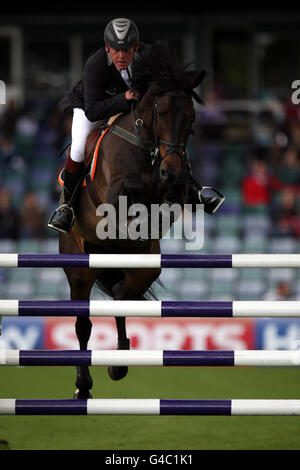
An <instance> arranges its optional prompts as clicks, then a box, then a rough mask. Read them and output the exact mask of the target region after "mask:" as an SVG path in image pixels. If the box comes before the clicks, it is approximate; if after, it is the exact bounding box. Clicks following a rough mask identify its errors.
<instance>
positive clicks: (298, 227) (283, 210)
mask: <svg viewBox="0 0 300 470" xmlns="http://www.w3.org/2000/svg"><path fill="white" fill-rule="evenodd" d="M280 196H281V197H280V200H279V208H278V211H276V212H275V217H274V219H275V220H274V235H279V236H286V237H289V236H290V237H299V236H300V218H299V208H298V204H297V202H298V201H297V198H296V196H295V192H294V191H293V189H291V188H286V189H285V190H284V191H282V193H281V195H280Z"/></svg>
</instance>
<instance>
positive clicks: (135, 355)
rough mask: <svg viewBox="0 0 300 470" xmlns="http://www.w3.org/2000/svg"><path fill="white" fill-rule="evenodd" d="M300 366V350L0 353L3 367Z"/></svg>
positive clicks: (3, 351) (35, 351)
mask: <svg viewBox="0 0 300 470" xmlns="http://www.w3.org/2000/svg"><path fill="white" fill-rule="evenodd" d="M1 365H2V366H109V365H112V366H181V367H182V366H183V367H186V366H222V367H223V366H268V367H270V366H271V367H272V366H274V367H277V366H282V367H289V366H290V367H295V366H298V367H299V366H300V350H283V351H280V350H279V351H278V350H273V351H271V350H269V351H265V350H249V351H248V350H236V351H230V350H226V351H221V350H216V351H215V350H212V351H206V350H200V351H195V350H173V351H172V350H171V351H168V350H165V351H146V350H131V351H127V350H125V351H123V350H114V351H112V350H85V351H79V350H15V349H13V350H10V349H1V350H0V366H1Z"/></svg>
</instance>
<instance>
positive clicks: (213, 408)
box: [0, 398, 300, 416]
mask: <svg viewBox="0 0 300 470" xmlns="http://www.w3.org/2000/svg"><path fill="white" fill-rule="evenodd" d="M0 415H161V416H163V415H174V416H175V415H176V416H179V415H187V416H188V415H189V416H191V415H194V416H196V415H198V416H200V415H201V416H204V415H205V416H224V415H226V416H247V415H248V416H249V415H252V416H276V415H277V416H300V400H271V399H267V400H239V399H237V400H160V399H130V398H126V399H87V400H74V399H73V400H72V399H71V400H68V399H65V400H47V399H44V400H28V399H27V400H20V399H0Z"/></svg>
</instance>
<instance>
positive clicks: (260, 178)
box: [242, 158, 282, 211]
mask: <svg viewBox="0 0 300 470" xmlns="http://www.w3.org/2000/svg"><path fill="white" fill-rule="evenodd" d="M281 188H282V183H281V182H280V181H279V180H278V179H277V178H276V177H275V176H273V175H272V173H271V172H270V171H269V168H268V166H267V164H266V162H265V161H264V160H261V159H259V158H255V159H254V160H253V162H252V165H251V171H250V173H249V174H248V175H247V176H246V177H245V178H244V179H243V182H242V194H243V200H244V204H245V208H246V209H249V210H250V211H251V210H254V211H255V210H257V209H258V210H259V209H268V206H269V204H270V203H271V202H272V198H273V193H274V192H275V191H278V190H280V189H281Z"/></svg>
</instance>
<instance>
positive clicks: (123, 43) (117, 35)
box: [104, 18, 139, 49]
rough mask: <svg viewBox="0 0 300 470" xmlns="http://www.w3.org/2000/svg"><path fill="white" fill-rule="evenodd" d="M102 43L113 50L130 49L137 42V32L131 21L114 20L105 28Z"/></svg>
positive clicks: (125, 19) (124, 19)
mask: <svg viewBox="0 0 300 470" xmlns="http://www.w3.org/2000/svg"><path fill="white" fill-rule="evenodd" d="M104 42H105V44H108V45H109V46H110V47H112V48H113V49H131V48H132V47H134V46H135V45H136V44H137V43H138V42H139V30H138V28H137V26H136V25H135V24H134V22H133V21H131V20H128V19H127V18H116V19H114V20H111V21H110V22H109V23H108V25H107V26H106V28H105V31H104Z"/></svg>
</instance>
